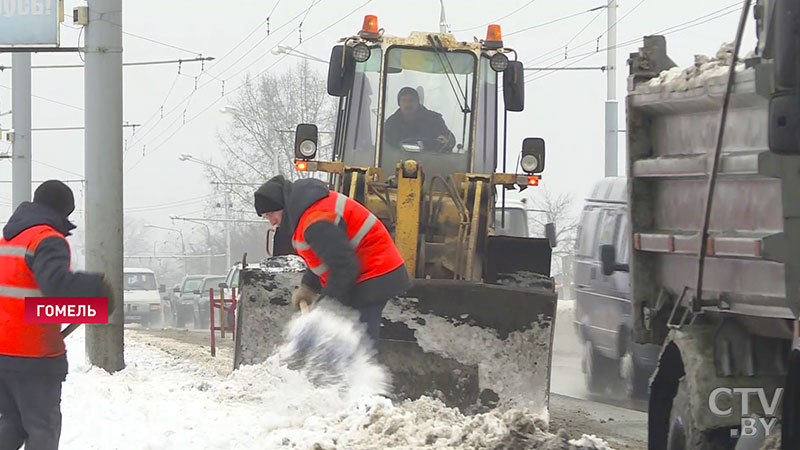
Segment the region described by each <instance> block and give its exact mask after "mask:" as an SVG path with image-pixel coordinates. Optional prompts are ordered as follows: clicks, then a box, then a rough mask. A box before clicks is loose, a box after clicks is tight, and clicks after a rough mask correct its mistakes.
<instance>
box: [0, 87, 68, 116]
mask: <svg viewBox="0 0 800 450" xmlns="http://www.w3.org/2000/svg"><path fill="white" fill-rule="evenodd" d="M0 87H1V88H5V89H8V90H9V91H10V90H11V88H10V87H9V86H6V85H4V84H0ZM31 97H34V98H38V99H39V100H44V101H47V102H50V103H55V104H56V105H61V106H66V107H67V108H72V109H77V110H78V111H83V108H81V107H80V106H75V105H70V104H69V103H64V102H60V101H58V100H53V99H51V98H47V97H42V96H41V95H36V94H31Z"/></svg>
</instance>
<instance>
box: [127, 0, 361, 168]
mask: <svg viewBox="0 0 800 450" xmlns="http://www.w3.org/2000/svg"><path fill="white" fill-rule="evenodd" d="M321 1H322V0H314V1H312V5H311V6H310V7H309V10H310V8H311V7H313V6H315V5H317V4H319V3H320V2H321ZM373 1H374V0H366V1H365V2H363V3H362V4H360V5H359V6H357V7H355V8H353V9H352V10H351V11H350V12H348V13H347V14H345V15H344V16H342V17H340V18H339V19H337V20H336V21H334V22H333V23H331V24H330V25H328V26H326V27H324V28H322V29H321V30H319V31H317V32H316V33H314V34H313V35H311V36H310V37H309V38H307V39H306V40H305V41H304V43H305V42H308V41H310V40H312V39H314V38H316V37H317V36H319V35H320V34H322V33H324V32H326V31H328V30H329V29H331V28H333V27H334V26H336V25H338V24H339V23H341V22H342V21H344V20H345V19H347V18H348V17H350V16H352V15H353V14H355V13H356V12H357V11H358V10H360V9H361V8H363V7H365V6H366V5H368V4H370V3H372V2H373ZM296 17H298V16H295V18H296ZM287 23H288V22H287ZM280 28H283V26H281V27H279V29H280ZM276 31H277V30H276ZM292 33H293V30H292V31H290V32H289V33H287V34H286V35H285V36H284V37H283V38H282V39H281V40H280V41H279V42H278V43H279V44H280V43H282V42H283V41H285V40H286V39H288V37H289V36H291V34H292ZM301 45H302V44H301ZM287 56H288V55H287V54H284V55H282V56H281V57H280V58H278V59H277V60H276V61H274V62H273V63H272V64H270V65H269V66H268V67H267V68H265V69H264V70H262V71H260V72H258V73H257V74H256V75H254V76H253V77H252V78H259V77H261V76H263V75H264V74H266V73H267V72H268V71H270V70H271V69H272V68H273V67H275V66H276V65H278V63H280V62H281V61H282V60H283V59H284V58H286V57H287ZM239 73H241V70H240V71H239V72H237V74H239ZM246 83H247V81H244V82H242V83H240V84H239V85H238V86H236V87H235V88H233V89H231V90H230V91H229V92H228V93H226V94H225V95H223V96H221V97H219V98H217V99H215V100H214V101H213V102H211V103H210V104H209V105H208V106H206V107H205V108H203V109H202V110H201V111H200V112H198V113H197V114H195V115H194V116H192V117H191V118H189V119H188V120H186V122H185V123H184V124H182V125H181V126H180V127H178V128H177V129H176V130H174V131H173V132H172V133H171V134H170V135H169V136H168V137H167V138H166V139H164V140H163V141H162V142H161V143H159V144H158V145H156V146H155V147H154V148H153V149H152V150H150V152H148V153H147V154H145V155H143V156H142V158H140V159H139V160H138V161H137V162H136V163H134V165H133V166H131V167H129V168H128V170H127V171H126V173H128V172H130V171H131V170H133V169H134V168H135V167H136V166H138V165H139V163H140V162H141V161H142V160H143V159H144V158H145V157H146V156H147V155H149V154H151V153H152V152H155V151H157V150H158V149H160V148H162V147H163V146H164V145H165V144H166V143H167V142H169V141H170V140H171V139H172V137H174V136H175V135H176V134H177V133H178V132H179V131H180V129H181V128H183V126H185V125H188V124H189V123H191V122H193V121H194V120H195V119H197V118H198V117H200V116H201V115H203V114H204V113H205V112H206V111H208V110H209V109H211V108H213V107H214V105H216V104H217V103H218V102H219V101H220V100H221V99H222V98H225V97H227V96H229V95H231V94H233V93H234V92H236V91H238V90H239V89H241V88H242V87H244V86H245V85H246Z"/></svg>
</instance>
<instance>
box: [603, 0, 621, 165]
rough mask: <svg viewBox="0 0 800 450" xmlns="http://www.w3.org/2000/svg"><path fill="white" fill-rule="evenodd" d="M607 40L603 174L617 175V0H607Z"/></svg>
mask: <svg viewBox="0 0 800 450" xmlns="http://www.w3.org/2000/svg"><path fill="white" fill-rule="evenodd" d="M606 11H607V13H608V42H607V44H608V45H606V47H608V50H606V57H607V58H608V59H607V62H606V66H607V67H608V72H607V73H606V76H607V82H608V85H607V87H606V91H607V94H608V97H607V99H606V145H605V149H606V150H605V176H607V177H615V176H617V166H618V163H617V158H618V157H619V151H618V141H619V135H618V133H619V131H618V128H619V126H618V120H619V119H618V110H619V104H618V103H617V49H616V47H617V0H608V8H606Z"/></svg>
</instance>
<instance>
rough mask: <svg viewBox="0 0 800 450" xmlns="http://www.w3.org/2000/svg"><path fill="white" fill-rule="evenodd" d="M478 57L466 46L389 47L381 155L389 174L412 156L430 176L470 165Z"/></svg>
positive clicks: (443, 174)
mask: <svg viewBox="0 0 800 450" xmlns="http://www.w3.org/2000/svg"><path fill="white" fill-rule="evenodd" d="M476 60H477V58H476V57H475V54H473V53H472V52H467V51H444V50H442V51H436V50H434V49H433V48H430V49H419V48H406V47H397V46H395V47H390V48H389V49H388V50H387V52H386V61H385V63H384V64H385V72H386V85H385V97H384V98H385V101H384V108H383V115H384V117H383V118H382V120H383V127H382V129H381V154H380V167H381V169H382V170H383V172H384V173H385V174H393V173H394V171H395V167H396V165H397V163H398V162H400V161H403V160H407V159H414V160H417V161H419V162H420V163H421V164H422V167H423V170H424V172H425V174H426V180H429V179H430V178H431V177H432V176H434V175H438V176H448V175H451V174H453V173H456V172H462V173H463V172H468V171H469V170H470V158H471V154H470V151H469V148H470V135H471V133H470V131H471V124H472V110H473V106H474V99H473V92H474V88H475V73H476V64H477V61H476ZM436 187H437V188H440V186H438V185H437V186H436Z"/></svg>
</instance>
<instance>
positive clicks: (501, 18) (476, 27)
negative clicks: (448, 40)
mask: <svg viewBox="0 0 800 450" xmlns="http://www.w3.org/2000/svg"><path fill="white" fill-rule="evenodd" d="M534 2H536V0H530V1H529V2H527V3H525V4H524V5H522V6H520V7H519V8H517V9H515V10H513V11H511V12H510V13H508V14H506V15H505V16H503V17H500V18H499V19H495V20H493V21H491V22H486V23H485V24H483V25H476V26H474V27H470V28H462V29H460V30H453V33H460V32H462V31H470V30H477V29H478V28H483V27H486V26H489V25H491V24H493V23H497V22H500V21H501V20H503V19H506V18H508V17H510V16H512V15H514V14H516V13H518V12H520V11H522V10H523V9H525V8H527V7H528V6H530V5H532V4H533V3H534Z"/></svg>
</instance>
